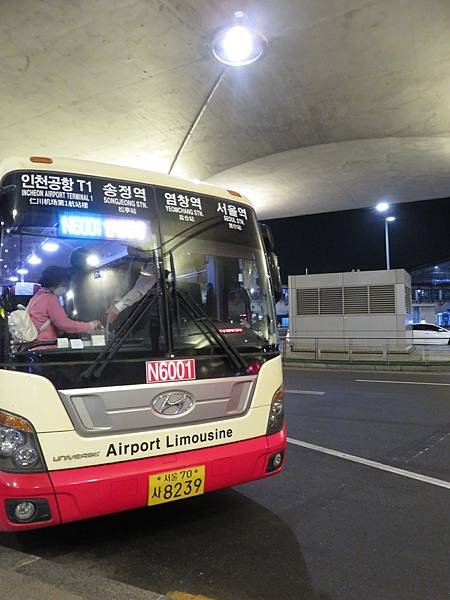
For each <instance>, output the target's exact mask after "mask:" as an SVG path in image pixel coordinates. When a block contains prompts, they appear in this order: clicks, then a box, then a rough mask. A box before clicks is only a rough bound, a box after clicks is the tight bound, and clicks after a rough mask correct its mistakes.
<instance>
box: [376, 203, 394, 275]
mask: <svg viewBox="0 0 450 600" xmlns="http://www.w3.org/2000/svg"><path fill="white" fill-rule="evenodd" d="M375 208H376V209H377V211H378V212H380V213H384V212H386V211H387V210H389V204H388V203H387V202H379V203H378V204H377V205H376V207H375ZM393 221H395V217H386V218H385V219H384V244H385V249H386V269H387V270H388V271H389V270H390V268H391V258H390V254H389V223H392V222H393Z"/></svg>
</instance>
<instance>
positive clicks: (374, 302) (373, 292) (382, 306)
mask: <svg viewBox="0 0 450 600" xmlns="http://www.w3.org/2000/svg"><path fill="white" fill-rule="evenodd" d="M369 309H370V312H371V313H372V314H387V313H388V314H395V286H394V285H370V286H369Z"/></svg>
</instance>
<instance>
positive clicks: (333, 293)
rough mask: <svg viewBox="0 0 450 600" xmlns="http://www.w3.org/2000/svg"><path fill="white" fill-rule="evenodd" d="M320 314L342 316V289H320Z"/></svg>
mask: <svg viewBox="0 0 450 600" xmlns="http://www.w3.org/2000/svg"><path fill="white" fill-rule="evenodd" d="M320 314H321V315H342V288H341V287H327V288H320Z"/></svg>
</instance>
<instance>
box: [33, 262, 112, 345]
mask: <svg viewBox="0 0 450 600" xmlns="http://www.w3.org/2000/svg"><path fill="white" fill-rule="evenodd" d="M39 283H40V285H41V288H40V289H39V290H38V291H37V292H36V294H34V296H33V297H32V298H31V300H30V303H29V308H28V312H29V315H30V318H31V320H32V321H33V323H34V326H35V327H36V329H37V331H38V336H37V338H36V341H52V340H56V339H57V337H58V332H64V333H92V332H93V331H94V330H95V329H96V328H97V327H99V326H100V321H97V320H93V321H88V322H84V321H74V320H72V319H69V317H68V316H67V315H66V313H65V311H64V309H63V307H62V306H61V304H60V302H59V297H60V296H63V295H64V294H66V293H67V290H68V285H69V273H68V271H67V270H66V269H64V268H62V267H55V266H50V267H47V268H45V269H44V271H43V272H42V275H41V279H40V282H39Z"/></svg>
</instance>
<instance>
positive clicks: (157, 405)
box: [152, 391, 194, 417]
mask: <svg viewBox="0 0 450 600" xmlns="http://www.w3.org/2000/svg"><path fill="white" fill-rule="evenodd" d="M152 407H153V410H154V411H155V412H157V413H158V414H160V415H163V416H164V417H178V416H179V415H185V414H186V413H188V412H190V411H191V410H192V409H193V408H194V400H193V398H192V396H191V395H190V394H188V392H183V391H176V392H163V393H162V394H158V395H157V396H155V397H154V398H153V400H152Z"/></svg>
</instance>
